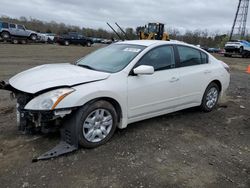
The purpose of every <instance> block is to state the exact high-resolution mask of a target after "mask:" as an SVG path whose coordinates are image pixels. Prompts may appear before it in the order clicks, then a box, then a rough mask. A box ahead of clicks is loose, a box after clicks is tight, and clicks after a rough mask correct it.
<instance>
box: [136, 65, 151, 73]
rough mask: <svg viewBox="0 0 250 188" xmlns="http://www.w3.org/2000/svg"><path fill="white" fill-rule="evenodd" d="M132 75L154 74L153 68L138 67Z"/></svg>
mask: <svg viewBox="0 0 250 188" xmlns="http://www.w3.org/2000/svg"><path fill="white" fill-rule="evenodd" d="M133 72H134V74H136V75H150V74H153V73H154V67H152V66H148V65H140V66H139V67H136V68H135V69H133Z"/></svg>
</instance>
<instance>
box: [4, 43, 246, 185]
mask: <svg viewBox="0 0 250 188" xmlns="http://www.w3.org/2000/svg"><path fill="white" fill-rule="evenodd" d="M96 48H97V47H91V48H87V47H81V46H70V47H64V46H57V45H11V44H0V80H1V79H5V80H7V79H8V78H10V77H11V76H13V75H14V74H16V73H18V72H20V71H22V70H25V69H27V68H30V67H33V66H36V65H40V64H44V63H62V62H74V61H75V60H77V59H79V58H80V57H82V56H84V55H85V54H87V53H89V52H90V51H92V50H94V49H96ZM216 56H217V58H219V59H221V60H223V61H224V62H226V63H228V64H229V65H230V66H231V67H232V70H231V84H230V88H229V90H228V92H227V93H226V95H225V96H224V97H223V98H222V99H221V101H220V104H219V106H218V108H217V109H216V110H215V111H213V112H211V113H203V112H200V111H199V110H198V109H196V108H192V109H187V110H184V111H180V112H176V113H173V114H169V115H164V116H160V117H157V118H153V119H149V120H145V121H141V122H138V123H134V124H131V125H129V126H128V128H127V129H124V130H117V132H116V133H115V135H114V137H113V138H112V139H111V141H110V142H108V143H107V144H106V145H103V146H101V147H99V148H95V149H90V150H87V149H80V150H78V151H76V152H74V153H72V154H69V155H67V156H62V157H59V158H56V159H53V160H48V161H39V162H36V163H32V162H31V160H32V158H33V157H35V156H38V155H39V154H42V153H44V152H45V151H47V150H48V149H51V148H52V147H53V146H55V145H56V144H57V142H58V141H59V137H58V135H35V136H30V135H22V134H21V133H19V132H18V131H17V128H16V119H15V101H11V100H10V99H9V93H8V92H6V91H0V187H53V188H55V187H126V188H127V187H153V188H154V187H176V188H177V187H209V188H210V187H226V188H230V187H240V188H244V187H245V188H249V187H250V74H247V73H245V70H246V67H247V66H248V65H250V59H240V58H224V57H222V56H221V55H216Z"/></svg>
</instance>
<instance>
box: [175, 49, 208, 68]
mask: <svg viewBox="0 0 250 188" xmlns="http://www.w3.org/2000/svg"><path fill="white" fill-rule="evenodd" d="M174 46H175V50H176V55H177V56H176V59H177V63H176V65H177V66H176V68H183V67H192V66H199V65H206V64H208V63H209V56H208V54H207V53H205V52H203V51H202V50H200V49H197V48H194V47H192V46H186V45H182V44H175V45H174ZM178 46H180V47H186V48H191V49H193V50H196V51H198V52H199V53H200V58H201V60H202V55H201V53H204V54H205V55H206V63H201V64H197V65H188V66H181V60H180V54H179V50H178Z"/></svg>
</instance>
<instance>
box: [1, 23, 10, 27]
mask: <svg viewBox="0 0 250 188" xmlns="http://www.w3.org/2000/svg"><path fill="white" fill-rule="evenodd" d="M0 27H1V28H8V27H9V24H8V23H6V22H0Z"/></svg>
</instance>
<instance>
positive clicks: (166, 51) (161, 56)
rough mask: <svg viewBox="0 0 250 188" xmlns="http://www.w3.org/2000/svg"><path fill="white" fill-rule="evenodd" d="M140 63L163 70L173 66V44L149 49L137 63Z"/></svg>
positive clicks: (138, 64)
mask: <svg viewBox="0 0 250 188" xmlns="http://www.w3.org/2000/svg"><path fill="white" fill-rule="evenodd" d="M140 65H149V66H153V67H154V70H155V71H157V70H163V69H169V68H173V67H174V65H175V58H174V49H173V47H172V46H161V47H156V48H155V49H153V50H151V51H149V52H148V53H146V55H144V56H143V57H142V59H141V60H140V61H139V62H138V63H137V65H136V67H138V66H140Z"/></svg>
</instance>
